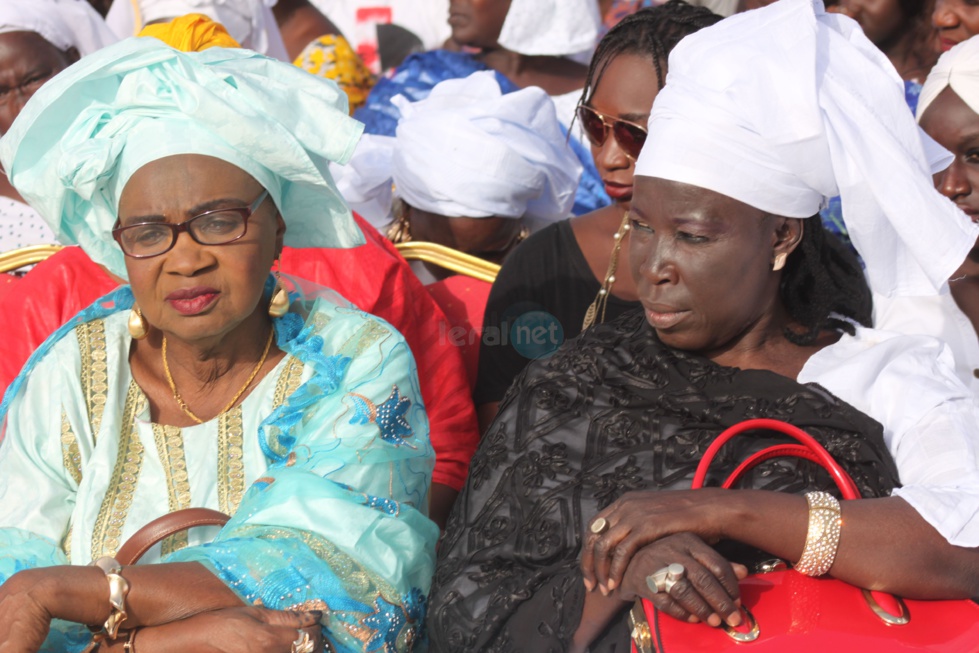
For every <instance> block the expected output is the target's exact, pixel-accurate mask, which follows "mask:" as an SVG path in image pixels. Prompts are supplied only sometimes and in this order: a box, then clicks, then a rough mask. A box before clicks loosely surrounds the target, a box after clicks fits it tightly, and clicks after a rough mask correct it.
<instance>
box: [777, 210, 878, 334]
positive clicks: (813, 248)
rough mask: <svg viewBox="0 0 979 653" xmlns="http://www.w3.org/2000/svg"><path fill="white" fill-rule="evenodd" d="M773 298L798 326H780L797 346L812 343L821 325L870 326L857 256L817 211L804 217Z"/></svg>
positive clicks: (868, 298) (835, 327)
mask: <svg viewBox="0 0 979 653" xmlns="http://www.w3.org/2000/svg"><path fill="white" fill-rule="evenodd" d="M779 297H780V298H781V300H782V304H783V305H784V306H785V309H786V310H787V311H788V313H789V316H791V317H792V319H793V320H795V322H797V323H798V324H801V325H802V326H803V327H804V330H802V331H795V330H792V329H789V328H786V329H785V337H786V338H788V340H789V341H790V342H792V343H794V344H797V345H809V344H812V343H813V342H815V340H816V338H817V337H819V332H820V331H823V330H827V329H830V330H842V331H845V332H847V333H849V334H851V335H852V334H853V333H854V332H855V329H854V326H853V322H857V323H859V324H862V325H864V326H868V327H869V326H871V316H872V310H873V303H872V300H871V295H870V287H869V286H868V285H867V279H866V277H864V274H863V269H862V268H861V267H860V261H859V260H858V259H857V257H856V254H854V253H853V251H852V250H851V249H849V248H848V247H847V246H846V245H844V244H843V242H842V241H841V240H840V239H839V238H837V237H836V236H835V235H833V234H831V233H828V232H827V231H826V230H825V229H824V228H823V223H822V220H821V219H820V217H819V214H818V213H817V214H816V215H814V216H812V217H811V218H807V219H806V221H805V223H804V228H803V232H802V240H801V241H800V242H799V246H798V247H797V248H796V249H795V251H793V252H792V254H791V255H789V258H788V259H787V260H786V262H785V271H784V272H783V273H782V281H781V283H780V285H779ZM851 320H852V321H851Z"/></svg>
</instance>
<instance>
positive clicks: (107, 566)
mask: <svg viewBox="0 0 979 653" xmlns="http://www.w3.org/2000/svg"><path fill="white" fill-rule="evenodd" d="M92 565H93V566H95V567H98V568H99V569H101V570H102V571H103V572H104V573H105V578H106V580H108V581H109V606H110V607H111V611H110V612H109V617H108V618H107V619H106V620H105V624H104V625H103V626H102V629H101V630H100V631H98V632H97V634H96V637H97V638H98V637H99V635H101V639H110V640H114V639H116V638H117V637H118V636H119V627H120V626H122V622H124V621H125V620H126V617H127V616H128V615H127V614H126V596H127V595H128V594H129V581H127V580H126V579H125V578H123V577H122V565H120V564H119V562H118V561H117V560H116V559H115V558H110V557H108V556H104V557H102V558H99V559H98V560H95V561H94V562H92Z"/></svg>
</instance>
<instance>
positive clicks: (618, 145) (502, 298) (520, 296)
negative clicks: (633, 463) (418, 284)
mask: <svg viewBox="0 0 979 653" xmlns="http://www.w3.org/2000/svg"><path fill="white" fill-rule="evenodd" d="M719 20H720V17H719V16H717V15H715V14H712V13H711V12H710V11H708V10H706V9H703V8H699V7H692V6H691V5H688V4H687V3H686V2H683V1H682V0H670V2H668V3H666V4H665V5H662V6H659V7H654V8H650V9H643V10H641V11H638V12H636V13H635V14H633V15H631V16H629V17H628V18H626V19H624V20H623V21H622V22H620V23H619V24H618V25H617V26H615V27H614V28H613V29H612V30H610V31H609V33H608V34H607V35H606V36H605V38H603V39H602V41H601V43H599V45H598V49H597V50H596V52H595V56H594V57H593V59H592V62H591V66H590V68H589V70H588V77H587V79H586V82H585V88H584V90H583V92H582V95H581V102H580V104H579V107H578V113H577V119H578V121H579V122H580V123H581V126H582V129H583V130H584V132H585V134H586V135H587V136H588V139H589V141H590V143H591V149H592V155H593V156H594V158H595V165H596V166H597V167H598V171H599V174H600V175H601V178H602V182H603V183H604V184H605V190H606V191H607V192H608V194H609V196H610V197H611V198H612V199H613V204H611V205H610V206H607V207H604V208H601V209H598V210H596V211H593V212H592V213H589V214H586V215H583V216H580V217H577V218H572V219H571V220H566V221H562V222H558V223H556V224H554V225H551V226H550V227H547V228H546V229H543V230H541V231H540V232H538V233H536V234H534V235H532V236H531V237H530V238H529V239H528V240H527V241H526V242H525V243H523V244H522V245H521V246H520V247H518V248H517V249H516V250H515V251H514V252H513V253H512V254H511V255H510V257H509V258H508V259H507V261H506V263H505V264H504V266H503V269H502V270H501V271H500V274H499V276H498V277H497V279H496V282H495V283H494V284H493V290H492V292H491V293H490V298H489V303H488V304H487V307H486V318H485V321H484V327H483V333H484V338H483V342H482V344H481V347H480V356H479V361H480V363H479V375H478V378H477V382H476V390H475V393H474V398H475V401H476V405H477V407H478V410H479V422H480V428H481V429H482V430H485V428H486V426H487V425H488V424H489V423H490V422H491V421H492V419H493V417H494V416H495V415H496V410H497V406H498V404H499V402H500V400H501V399H502V398H503V394H504V393H505V392H506V389H507V388H508V387H509V385H510V382H511V381H513V379H514V378H515V377H516V376H517V374H519V373H520V371H521V370H522V369H523V368H524V366H525V365H526V364H527V363H528V362H529V361H530V357H531V356H540V355H541V354H544V355H546V354H549V353H550V352H551V351H553V350H554V349H556V348H557V347H558V346H559V345H560V344H561V342H562V341H563V340H564V339H568V338H573V337H574V336H576V335H577V334H578V333H579V332H581V331H582V330H583V329H584V328H587V327H588V326H591V325H592V324H598V323H601V322H603V321H606V320H611V319H613V318H615V317H617V316H619V315H621V314H622V313H624V312H625V311H627V310H629V309H631V308H635V307H637V306H638V305H639V304H638V301H637V297H638V296H637V294H636V286H635V282H634V281H633V280H632V278H631V276H630V275H629V273H628V270H629V260H628V246H627V243H628V239H629V227H628V222H627V221H626V219H625V216H626V214H627V213H628V211H629V203H630V202H631V200H632V183H633V172H634V165H635V159H636V157H637V156H638V154H639V150H640V149H641V148H642V145H643V143H644V142H645V138H646V128H645V124H646V120H647V119H648V118H649V111H650V109H651V108H652V106H653V100H654V99H655V97H656V94H657V93H658V91H659V89H661V88H662V87H663V84H664V83H665V81H666V63H667V57H668V55H669V53H670V51H671V50H672V49H673V48H674V47H675V46H676V44H677V43H679V42H680V39H682V38H683V37H685V36H687V35H688V34H692V33H694V32H696V31H697V30H699V29H701V28H703V27H706V26H708V25H713V24H714V23H715V22H717V21H719ZM653 80H656V83H655V84H654V83H652V82H653ZM538 311H543V312H546V313H547V314H549V317H547V318H546V319H547V320H550V321H552V323H551V324H553V325H557V326H559V327H560V329H557V328H551V329H550V330H549V331H548V334H549V338H550V340H548V342H547V343H545V346H544V347H543V349H542V348H541V346H540V343H537V342H533V343H524V342H522V341H521V340H520V338H518V337H516V336H517V335H519V334H520V333H522V331H520V328H519V327H520V326H521V325H522V324H523V321H525V320H526V319H527V318H526V317H522V316H527V315H528V314H535V312H538ZM546 326H551V325H546ZM511 331H512V332H513V333H511ZM493 334H500V335H501V337H499V338H494V337H487V335H490V336H492V335H493ZM502 334H507V337H506V338H504V337H502ZM554 334H559V335H560V337H554ZM524 345H528V346H524Z"/></svg>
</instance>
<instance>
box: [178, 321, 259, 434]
mask: <svg viewBox="0 0 979 653" xmlns="http://www.w3.org/2000/svg"><path fill="white" fill-rule="evenodd" d="M274 334H275V327H272V328H270V329H269V337H268V340H266V341H265V351H263V352H262V358H261V360H259V361H258V365H256V366H255V369H253V370H252V373H251V375H250V376H249V377H248V380H247V381H245V385H243V386H241V390H239V391H238V392H236V393H235V396H234V397H232V399H231V401H229V402H228V405H227V406H225V407H224V408H223V409H222V410H221V412H220V413H218V415H223V414H224V413H226V412H228V411H229V410H231V408H232V407H233V406H234V405H235V402H237V401H238V398H239V397H241V395H242V393H244V392H245V390H247V389H248V386H250V385H251V384H252V381H254V380H255V377H256V376H258V371H259V370H261V369H262V365H264V364H265V359H266V358H268V355H269V350H270V349H271V348H272V336H273V335H274ZM162 355H163V373H164V374H166V376H167V383H169V384H170V392H172V393H173V398H174V400H175V401H176V402H177V405H178V406H180V410H182V411H184V413H185V414H186V415H187V417H189V418H191V419H192V420H194V421H195V422H197V423H198V424H203V423H204V420H202V419H201V418H200V417H198V416H197V415H195V414H194V413H193V411H191V410H190V408H189V407H188V406H187V402H185V401H184V399H183V397H181V396H180V393H179V392H177V384H176V383H174V382H173V376H171V375H170V366H169V365H167V337H166V336H163V354H162Z"/></svg>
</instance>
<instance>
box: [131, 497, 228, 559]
mask: <svg viewBox="0 0 979 653" xmlns="http://www.w3.org/2000/svg"><path fill="white" fill-rule="evenodd" d="M229 519H230V517H228V516H227V515H226V514H224V513H223V512H219V511H217V510H211V509H210V508H186V509H184V510H177V511H174V512H171V513H169V514H166V515H163V516H162V517H158V518H156V519H154V520H153V521H151V522H150V523H148V524H147V525H146V526H143V527H142V528H141V529H139V530H138V531H136V532H135V533H133V535H132V537H130V538H129V539H128V540H126V542H125V543H124V544H123V545H122V546H121V547H119V552H118V553H116V560H118V561H119V564H121V565H123V566H126V565H134V564H136V563H137V562H138V561H139V559H140V558H142V557H143V556H144V555H145V554H146V552H147V551H149V550H150V548H151V547H152V546H153V545H154V544H156V543H157V542H159V541H160V540H162V539H164V538H166V537H169V536H171V535H173V534H174V533H179V532H180V531H185V530H188V529H191V528H194V527H195V526H224V525H225V524H227V523H228V520H229Z"/></svg>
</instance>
